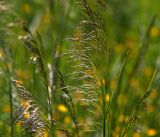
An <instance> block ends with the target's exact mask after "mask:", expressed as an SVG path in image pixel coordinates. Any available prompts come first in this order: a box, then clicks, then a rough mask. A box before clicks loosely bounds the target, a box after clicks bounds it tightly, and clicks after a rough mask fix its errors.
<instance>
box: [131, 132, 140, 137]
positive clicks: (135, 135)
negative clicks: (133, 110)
mask: <svg viewBox="0 0 160 137" xmlns="http://www.w3.org/2000/svg"><path fill="white" fill-rule="evenodd" d="M132 137H141V135H140V133H138V132H135V133H133V136H132Z"/></svg>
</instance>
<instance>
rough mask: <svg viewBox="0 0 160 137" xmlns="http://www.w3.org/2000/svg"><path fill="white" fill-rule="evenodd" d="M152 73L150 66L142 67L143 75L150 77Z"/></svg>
mask: <svg viewBox="0 0 160 137" xmlns="http://www.w3.org/2000/svg"><path fill="white" fill-rule="evenodd" d="M152 73H153V70H152V68H150V67H146V68H144V75H146V76H147V77H150V76H151V75H152Z"/></svg>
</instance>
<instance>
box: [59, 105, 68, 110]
mask: <svg viewBox="0 0 160 137" xmlns="http://www.w3.org/2000/svg"><path fill="white" fill-rule="evenodd" d="M58 110H59V111H60V112H67V111H68V110H67V108H66V107H65V106H64V105H63V104H60V105H58Z"/></svg>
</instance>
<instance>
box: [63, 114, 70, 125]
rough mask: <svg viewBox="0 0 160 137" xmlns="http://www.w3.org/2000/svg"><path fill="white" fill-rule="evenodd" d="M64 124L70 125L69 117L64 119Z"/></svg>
mask: <svg viewBox="0 0 160 137" xmlns="http://www.w3.org/2000/svg"><path fill="white" fill-rule="evenodd" d="M64 123H65V124H69V123H71V118H70V117H69V116H67V117H65V118H64Z"/></svg>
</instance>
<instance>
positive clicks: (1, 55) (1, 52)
mask: <svg viewBox="0 0 160 137" xmlns="http://www.w3.org/2000/svg"><path fill="white" fill-rule="evenodd" d="M3 56H4V53H3V50H2V49H0V59H3Z"/></svg>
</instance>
